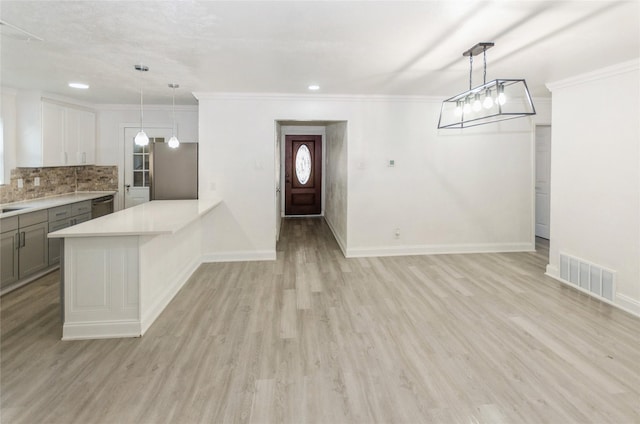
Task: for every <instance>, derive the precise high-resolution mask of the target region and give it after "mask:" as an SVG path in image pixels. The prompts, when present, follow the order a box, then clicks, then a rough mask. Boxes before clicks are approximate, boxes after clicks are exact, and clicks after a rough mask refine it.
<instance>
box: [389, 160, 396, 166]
mask: <svg viewBox="0 0 640 424" xmlns="http://www.w3.org/2000/svg"><path fill="white" fill-rule="evenodd" d="M389 166H390V167H394V166H396V161H395V160H394V159H389Z"/></svg>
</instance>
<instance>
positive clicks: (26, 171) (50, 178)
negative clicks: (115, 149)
mask: <svg viewBox="0 0 640 424" xmlns="http://www.w3.org/2000/svg"><path fill="white" fill-rule="evenodd" d="M36 177H38V178H40V185H39V186H37V187H36V185H35V179H36ZM20 178H22V180H23V187H22V188H18V179H20ZM107 190H118V167H117V166H96V165H87V166H60V167H47V168H16V169H12V170H11V181H10V182H9V184H5V185H0V203H2V204H4V203H11V202H19V201H21V200H31V199H37V198H40V197H48V196H55V195H58V194H66V193H75V192H76V191H107Z"/></svg>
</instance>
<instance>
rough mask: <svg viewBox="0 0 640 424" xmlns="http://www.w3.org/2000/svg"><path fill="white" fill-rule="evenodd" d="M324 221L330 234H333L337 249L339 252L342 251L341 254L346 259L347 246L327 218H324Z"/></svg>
mask: <svg viewBox="0 0 640 424" xmlns="http://www.w3.org/2000/svg"><path fill="white" fill-rule="evenodd" d="M324 221H325V222H326V223H327V225H328V226H329V229H330V230H331V232H332V233H333V237H334V238H335V239H336V241H337V242H338V247H340V250H342V254H343V255H344V256H345V257H347V244H346V243H345V242H344V240H342V237H340V236H339V235H338V233H337V232H336V230H335V228H334V226H333V224H332V223H331V221H330V220H328V219H327V217H326V216H325V217H324Z"/></svg>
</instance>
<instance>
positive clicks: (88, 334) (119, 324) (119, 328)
mask: <svg viewBox="0 0 640 424" xmlns="http://www.w3.org/2000/svg"><path fill="white" fill-rule="evenodd" d="M141 335H142V331H141V328H140V323H139V322H138V321H137V320H132V321H104V322H86V323H78V324H64V325H63V326H62V340H88V339H119V338H124V337H140V336H141Z"/></svg>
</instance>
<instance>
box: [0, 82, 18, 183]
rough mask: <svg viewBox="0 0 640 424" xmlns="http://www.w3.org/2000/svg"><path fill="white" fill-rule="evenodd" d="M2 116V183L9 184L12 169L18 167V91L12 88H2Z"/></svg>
mask: <svg viewBox="0 0 640 424" xmlns="http://www.w3.org/2000/svg"><path fill="white" fill-rule="evenodd" d="M0 116H1V117H2V141H1V142H0V149H2V158H1V159H0V160H2V167H1V168H0V169H2V171H0V172H2V174H1V175H0V183H1V184H8V183H9V177H10V175H11V170H12V169H13V168H15V167H16V148H17V140H16V137H17V129H16V122H17V121H16V91H15V90H14V89H11V88H5V87H3V88H2V102H1V103H0Z"/></svg>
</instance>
